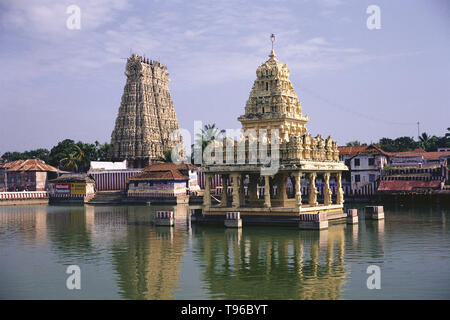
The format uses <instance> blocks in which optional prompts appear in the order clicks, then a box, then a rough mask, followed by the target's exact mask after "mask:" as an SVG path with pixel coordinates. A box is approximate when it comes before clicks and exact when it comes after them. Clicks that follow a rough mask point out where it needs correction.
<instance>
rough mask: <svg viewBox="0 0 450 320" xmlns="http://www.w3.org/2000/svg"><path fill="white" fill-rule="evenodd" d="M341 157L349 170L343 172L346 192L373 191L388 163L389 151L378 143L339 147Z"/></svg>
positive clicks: (343, 183) (343, 184)
mask: <svg viewBox="0 0 450 320" xmlns="http://www.w3.org/2000/svg"><path fill="white" fill-rule="evenodd" d="M338 150H339V159H340V160H341V161H344V163H345V165H346V166H347V167H348V168H349V171H347V172H344V173H343V176H342V177H343V181H342V186H343V188H344V192H345V193H346V194H361V193H373V192H375V190H376V188H377V183H378V180H379V178H380V175H381V169H383V167H384V166H385V165H386V164H387V163H388V160H389V153H387V152H385V151H384V150H382V149H381V148H380V147H379V146H377V145H373V144H372V145H365V146H345V147H338Z"/></svg>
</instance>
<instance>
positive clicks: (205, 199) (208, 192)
mask: <svg viewBox="0 0 450 320" xmlns="http://www.w3.org/2000/svg"><path fill="white" fill-rule="evenodd" d="M210 180H211V174H210V173H205V192H204V193H203V205H204V206H205V207H210V206H211V187H210V183H211V181H210Z"/></svg>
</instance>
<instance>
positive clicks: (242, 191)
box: [239, 174, 245, 206]
mask: <svg viewBox="0 0 450 320" xmlns="http://www.w3.org/2000/svg"><path fill="white" fill-rule="evenodd" d="M244 181H245V174H240V175H239V183H240V184H239V205H240V206H243V205H244V204H245V188H244Z"/></svg>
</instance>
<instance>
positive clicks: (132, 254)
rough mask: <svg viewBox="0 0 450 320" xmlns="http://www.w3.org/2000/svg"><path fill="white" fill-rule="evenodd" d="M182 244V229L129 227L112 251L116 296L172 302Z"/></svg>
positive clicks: (184, 239) (143, 226)
mask: <svg viewBox="0 0 450 320" xmlns="http://www.w3.org/2000/svg"><path fill="white" fill-rule="evenodd" d="M185 241H186V233H185V232H184V230H180V231H178V230H173V228H169V227H156V228H154V227H150V226H148V225H129V226H128V231H127V235H126V237H125V239H123V242H119V243H118V244H116V245H115V247H114V248H113V250H112V254H113V260H114V262H113V264H114V266H115V270H116V272H117V274H118V277H119V280H118V286H119V290H120V292H119V294H120V295H121V296H122V297H123V298H125V299H151V300H153V299H164V300H166V299H173V298H174V294H175V291H176V285H177V282H178V281H179V280H180V279H179V271H180V268H181V259H182V257H183V249H184V245H185Z"/></svg>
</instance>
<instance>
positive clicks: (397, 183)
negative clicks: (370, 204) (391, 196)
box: [377, 164, 448, 194]
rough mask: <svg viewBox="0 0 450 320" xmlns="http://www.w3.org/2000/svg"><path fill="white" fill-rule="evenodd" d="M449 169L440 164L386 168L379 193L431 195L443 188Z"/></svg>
mask: <svg viewBox="0 0 450 320" xmlns="http://www.w3.org/2000/svg"><path fill="white" fill-rule="evenodd" d="M445 180H448V168H447V167H446V166H442V165H440V164H424V165H423V166H421V167H417V166H416V167H414V166H409V167H407V166H402V167H386V168H385V170H383V171H382V175H381V181H380V185H379V186H378V190H377V191H378V192H379V193H395V194H402V193H430V192H432V191H433V190H440V189H442V188H443V186H444V183H445Z"/></svg>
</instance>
